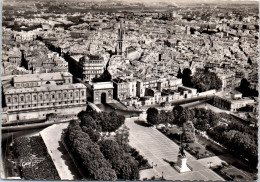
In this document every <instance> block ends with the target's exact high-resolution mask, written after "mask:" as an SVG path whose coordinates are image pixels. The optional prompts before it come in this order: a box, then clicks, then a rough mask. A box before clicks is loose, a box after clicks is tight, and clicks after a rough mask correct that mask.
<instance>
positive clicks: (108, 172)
mask: <svg viewBox="0 0 260 182" xmlns="http://www.w3.org/2000/svg"><path fill="white" fill-rule="evenodd" d="M94 179H95V180H102V181H115V180H117V177H116V173H115V171H114V170H113V169H110V168H104V167H102V168H99V169H97V170H96V171H95V173H94Z"/></svg>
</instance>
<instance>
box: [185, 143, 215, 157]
mask: <svg viewBox="0 0 260 182" xmlns="http://www.w3.org/2000/svg"><path fill="white" fill-rule="evenodd" d="M183 146H184V149H185V150H186V151H188V152H189V153H190V154H192V155H193V156H195V157H196V158H197V159H202V158H206V157H212V156H215V155H214V154H213V153H212V152H210V151H208V150H207V149H206V148H205V147H204V146H202V145H201V144H199V143H198V142H193V143H184V144H183Z"/></svg>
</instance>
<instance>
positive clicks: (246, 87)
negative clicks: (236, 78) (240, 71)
mask: <svg viewBox="0 0 260 182" xmlns="http://www.w3.org/2000/svg"><path fill="white" fill-rule="evenodd" d="M236 90H237V91H239V92H241V93H242V96H243V97H249V96H256V97H257V96H258V91H257V90H254V89H251V88H250V82H248V81H247V79H245V78H243V79H242V80H241V82H240V86H239V87H237V88H236Z"/></svg>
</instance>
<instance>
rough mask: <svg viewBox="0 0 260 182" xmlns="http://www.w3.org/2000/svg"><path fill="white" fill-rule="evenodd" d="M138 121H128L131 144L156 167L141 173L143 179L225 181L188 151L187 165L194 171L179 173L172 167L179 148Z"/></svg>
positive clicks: (143, 116)
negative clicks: (137, 122)
mask: <svg viewBox="0 0 260 182" xmlns="http://www.w3.org/2000/svg"><path fill="white" fill-rule="evenodd" d="M141 118H142V120H144V119H145V115H142V116H141ZM137 119H138V118H129V119H126V126H127V127H128V128H129V129H130V131H129V140H130V142H129V144H130V145H131V146H132V147H134V148H136V150H137V151H139V153H140V154H141V155H143V157H144V158H146V159H147V160H148V162H149V164H151V165H153V166H154V167H153V169H147V170H143V171H141V172H140V178H141V179H144V178H148V179H149V178H151V177H153V176H155V177H156V178H158V177H162V176H163V177H164V178H165V179H166V180H204V181H208V180H214V181H216V180H218V181H219V180H221V181H223V179H222V178H221V177H220V176H218V175H217V174H216V173H214V172H213V171H212V170H210V169H208V168H206V167H205V166H203V165H202V164H201V163H200V162H198V161H197V159H196V158H194V157H193V156H192V155H190V154H189V153H187V152H186V151H185V154H186V157H187V164H188V165H189V166H190V167H191V168H192V171H191V172H185V173H179V172H178V171H177V170H175V168H173V167H172V166H171V165H172V164H173V163H176V162H177V156H178V153H179V146H178V145H177V144H176V143H174V142H173V141H171V140H170V139H169V138H167V137H166V136H164V135H163V134H162V133H161V132H159V131H158V130H157V129H154V128H151V127H145V126H142V125H139V124H136V123H135V122H134V121H135V120H137Z"/></svg>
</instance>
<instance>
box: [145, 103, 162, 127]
mask: <svg viewBox="0 0 260 182" xmlns="http://www.w3.org/2000/svg"><path fill="white" fill-rule="evenodd" d="M146 114H147V118H146V119H147V122H148V123H149V124H151V125H155V124H157V123H158V114H159V111H158V110H157V109H156V108H153V107H150V108H149V109H147V111H146Z"/></svg>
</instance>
